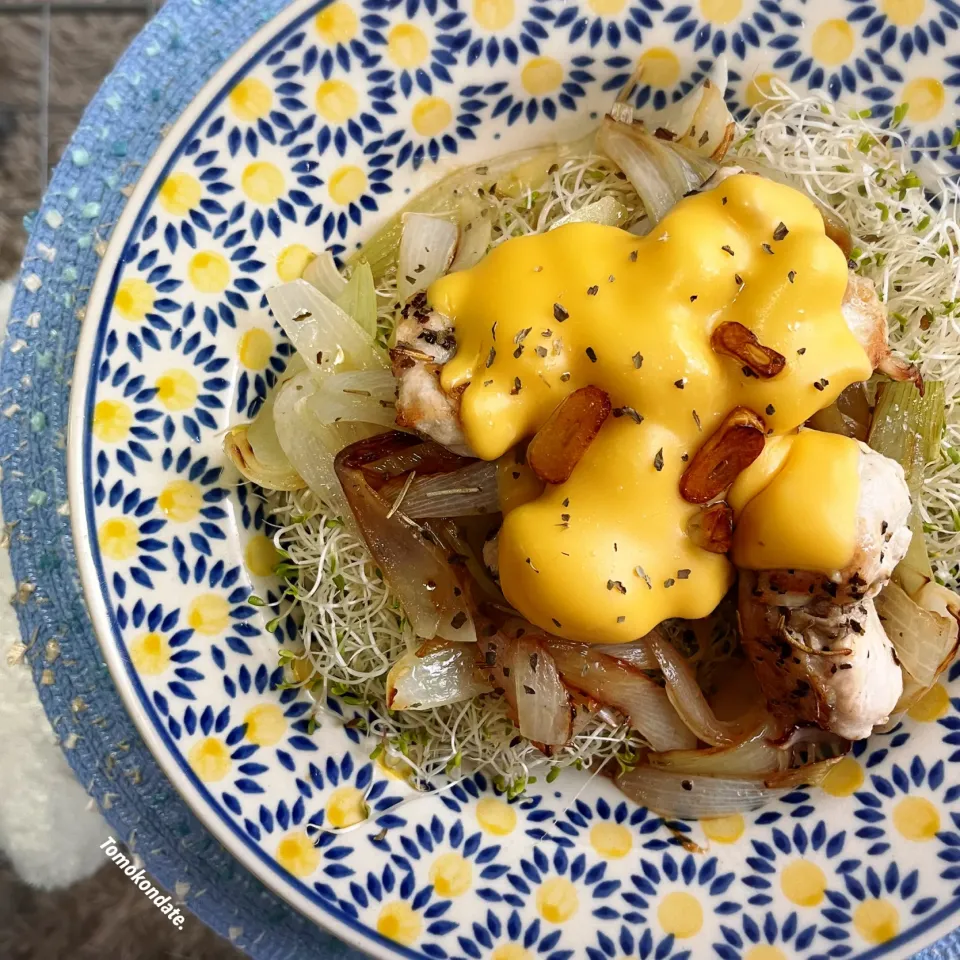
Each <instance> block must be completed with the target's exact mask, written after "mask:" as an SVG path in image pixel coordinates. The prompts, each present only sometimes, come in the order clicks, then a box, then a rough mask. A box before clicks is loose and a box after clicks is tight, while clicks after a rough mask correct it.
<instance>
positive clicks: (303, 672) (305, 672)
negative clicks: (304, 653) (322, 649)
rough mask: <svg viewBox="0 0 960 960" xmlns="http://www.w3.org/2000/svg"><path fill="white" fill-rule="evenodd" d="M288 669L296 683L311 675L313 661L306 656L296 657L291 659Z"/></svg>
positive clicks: (307, 678)
mask: <svg viewBox="0 0 960 960" xmlns="http://www.w3.org/2000/svg"><path fill="white" fill-rule="evenodd" d="M290 671H291V673H292V674H293V679H294V680H296V681H297V683H303V681H304V680H309V679H310V678H311V677H312V676H313V662H312V661H311V660H309V659H307V657H297V658H296V659H295V660H293V661H292V663H291V666H290Z"/></svg>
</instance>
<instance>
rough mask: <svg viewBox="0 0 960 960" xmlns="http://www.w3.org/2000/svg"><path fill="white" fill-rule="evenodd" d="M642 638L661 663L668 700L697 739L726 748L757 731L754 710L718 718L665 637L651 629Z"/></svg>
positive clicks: (693, 677)
mask: <svg viewBox="0 0 960 960" xmlns="http://www.w3.org/2000/svg"><path fill="white" fill-rule="evenodd" d="M644 640H645V642H646V643H647V644H649V646H650V650H651V652H652V653H653V655H654V656H655V657H656V658H657V663H659V665H660V670H661V671H662V673H663V679H664V680H665V681H666V683H667V696H668V697H669V698H670V702H671V703H672V704H673V705H674V707H675V708H676V710H677V713H679V714H680V716H681V717H683V722H684V723H685V724H686V725H687V726H688V727H689V728H690V729H691V730H692V731H693V732H694V733H695V734H696V735H697V737H699V739H701V740H703V742H704V743H709V744H711V745H712V746H714V747H729V746H734V745H735V744H738V743H742V742H743V741H744V740H745V739H746V738H747V737H748V736H750V734H751V733H752V732H753V731H755V730H756V728H757V724H758V719H759V717H758V711H756V710H748V711H747V712H746V713H745V714H743V715H742V716H740V717H738V718H737V719H736V720H718V719H717V715H716V714H715V713H714V712H713V710H712V709H711V707H710V704H709V703H707V698H706V697H705V696H704V695H703V691H702V690H701V689H700V684H699V683H697V678H696V677H695V676H694V675H693V671H692V670H691V669H690V665H689V664H688V663H687V661H686V659H685V658H684V657H683V655H682V654H681V653H680V652H679V651H678V650H677V649H676V647H674V646H673V644H672V643H670V641H669V640H667V639H666V637H664V636H663V635H662V634H660V633H659V632H658V631H656V630H653V631H651V632H650V633H648V634H647V636H646V637H645V638H644Z"/></svg>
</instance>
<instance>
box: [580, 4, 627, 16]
mask: <svg viewBox="0 0 960 960" xmlns="http://www.w3.org/2000/svg"><path fill="white" fill-rule="evenodd" d="M587 5H588V6H589V7H590V9H591V10H592V11H593V12H594V13H598V14H600V16H604V15H606V16H612V15H613V14H615V13H619V12H620V11H621V10H622V9H623V8H624V7H625V6H626V5H627V0H587Z"/></svg>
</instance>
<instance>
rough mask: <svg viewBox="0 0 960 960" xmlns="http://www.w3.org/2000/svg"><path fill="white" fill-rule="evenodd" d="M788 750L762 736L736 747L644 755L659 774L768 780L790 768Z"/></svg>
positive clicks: (789, 753)
mask: <svg viewBox="0 0 960 960" xmlns="http://www.w3.org/2000/svg"><path fill="white" fill-rule="evenodd" d="M790 756H791V751H790V749H789V748H785V747H777V746H774V744H772V743H771V742H770V741H769V740H767V738H766V737H765V736H763V735H760V736H756V737H752V738H751V739H750V740H746V741H744V742H743V743H741V744H739V745H738V746H735V747H708V748H707V749H705V750H669V751H668V752H666V753H649V754H647V763H648V764H649V765H650V766H651V767H656V768H657V769H658V770H670V771H672V772H673V773H686V774H699V775H700V776H711V777H717V776H721V777H756V776H763V777H766V776H769V775H771V774H775V773H779V772H781V771H784V770H787V769H788V768H789V766H790Z"/></svg>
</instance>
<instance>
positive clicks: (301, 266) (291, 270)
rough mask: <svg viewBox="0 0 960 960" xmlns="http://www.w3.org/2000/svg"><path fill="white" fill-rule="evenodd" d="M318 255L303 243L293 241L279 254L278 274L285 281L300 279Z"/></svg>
mask: <svg viewBox="0 0 960 960" xmlns="http://www.w3.org/2000/svg"><path fill="white" fill-rule="evenodd" d="M316 258H317V255H316V254H315V253H314V252H313V251H312V250H311V249H310V248H309V247H305V246H304V245H303V244H302V243H292V244H290V246H289V247H285V248H284V249H283V250H281V251H280V253H279V254H278V255H277V276H278V277H279V278H280V279H281V280H282V281H283V282H284V283H289V282H290V281H291V280H299V279H300V277H302V276H303V271H304V270H306V269H307V267H308V266H309V265H310V262H311V261H312V260H315V259H316Z"/></svg>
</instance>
